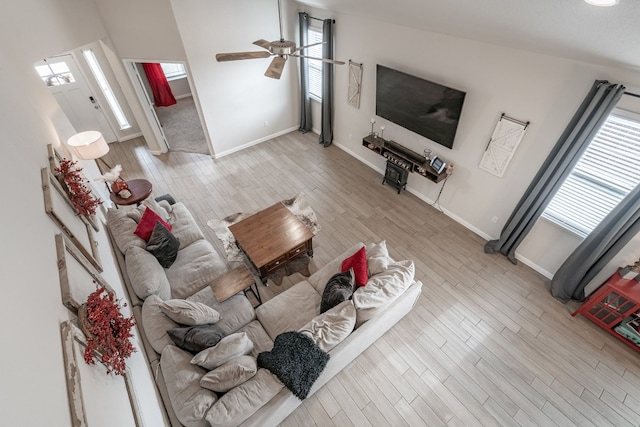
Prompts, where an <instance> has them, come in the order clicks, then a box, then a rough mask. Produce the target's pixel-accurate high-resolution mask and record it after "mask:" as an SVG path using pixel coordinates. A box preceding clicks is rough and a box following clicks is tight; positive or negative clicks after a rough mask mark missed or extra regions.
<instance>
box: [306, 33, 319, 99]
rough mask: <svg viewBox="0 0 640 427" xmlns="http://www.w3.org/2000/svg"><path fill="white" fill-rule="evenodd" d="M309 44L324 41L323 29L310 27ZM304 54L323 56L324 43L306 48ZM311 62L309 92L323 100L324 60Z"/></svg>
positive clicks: (313, 96)
mask: <svg viewBox="0 0 640 427" xmlns="http://www.w3.org/2000/svg"><path fill="white" fill-rule="evenodd" d="M307 37H308V44H314V43H322V41H323V39H322V30H321V29H320V28H314V27H309V30H308V31H307ZM303 54H304V55H307V56H313V57H315V58H322V45H321V44H319V45H317V46H312V47H309V48H307V49H305V50H304V53H303ZM308 63H309V93H310V94H311V97H312V98H315V99H316V100H318V101H322V61H318V60H317V59H310V60H309V61H308Z"/></svg>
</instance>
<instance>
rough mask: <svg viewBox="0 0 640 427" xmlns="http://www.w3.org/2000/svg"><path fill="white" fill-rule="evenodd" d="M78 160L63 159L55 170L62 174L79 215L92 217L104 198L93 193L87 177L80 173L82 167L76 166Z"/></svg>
mask: <svg viewBox="0 0 640 427" xmlns="http://www.w3.org/2000/svg"><path fill="white" fill-rule="evenodd" d="M77 163H78V162H72V161H71V160H67V159H62V160H61V161H60V166H58V167H57V168H55V171H56V172H57V173H59V174H60V175H61V176H62V181H63V183H64V185H65V186H66V187H67V190H68V193H69V198H70V199H71V203H73V207H74V208H75V209H76V211H77V212H78V215H82V216H84V217H90V216H91V215H93V214H95V213H96V206H98V205H101V204H102V200H100V199H96V198H95V197H93V196H92V195H91V190H90V189H89V187H87V185H86V184H85V182H88V181H87V180H86V179H84V178H83V177H82V175H80V172H81V171H82V168H79V167H77V166H76V164H77Z"/></svg>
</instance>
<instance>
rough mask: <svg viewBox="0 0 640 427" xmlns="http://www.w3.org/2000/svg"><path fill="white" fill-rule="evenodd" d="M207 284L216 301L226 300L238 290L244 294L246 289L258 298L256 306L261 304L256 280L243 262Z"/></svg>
mask: <svg viewBox="0 0 640 427" xmlns="http://www.w3.org/2000/svg"><path fill="white" fill-rule="evenodd" d="M209 286H211V289H212V290H213V295H215V297H216V299H217V300H218V302H222V301H226V300H228V299H229V298H231V297H232V296H234V295H235V294H237V293H238V292H240V291H242V292H244V294H245V295H246V294H247V291H250V292H251V293H252V294H253V295H254V296H255V297H256V299H257V300H258V305H257V306H256V307H258V306H260V305H261V304H262V298H261V297H260V290H259V289H258V285H257V283H256V280H255V278H254V277H253V274H251V272H250V271H249V269H248V268H247V266H246V265H244V264H242V265H241V266H239V267H236V268H234V269H233V270H230V271H228V272H227V273H225V274H223V275H222V276H219V277H218V278H216V279H215V280H214V281H213V282H212V283H211V284H210V285H209ZM254 287H255V291H254V289H253V288H254ZM254 308H255V307H254Z"/></svg>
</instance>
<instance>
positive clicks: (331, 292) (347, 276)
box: [320, 268, 356, 313]
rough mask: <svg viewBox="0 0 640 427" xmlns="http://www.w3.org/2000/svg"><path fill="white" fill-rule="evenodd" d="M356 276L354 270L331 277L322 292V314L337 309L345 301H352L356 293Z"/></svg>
mask: <svg viewBox="0 0 640 427" xmlns="http://www.w3.org/2000/svg"><path fill="white" fill-rule="evenodd" d="M355 285H356V280H355V275H354V274H353V268H350V269H349V270H347V271H345V272H344V273H338V274H334V275H333V276H331V278H330V279H329V281H328V282H327V286H325V287H324V292H322V300H321V301H320V313H324V312H325V311H327V310H329V309H331V308H333V307H335V306H336V305H338V304H340V303H341V302H343V301H347V300H350V299H351V296H352V295H353V291H355V289H356V288H355Z"/></svg>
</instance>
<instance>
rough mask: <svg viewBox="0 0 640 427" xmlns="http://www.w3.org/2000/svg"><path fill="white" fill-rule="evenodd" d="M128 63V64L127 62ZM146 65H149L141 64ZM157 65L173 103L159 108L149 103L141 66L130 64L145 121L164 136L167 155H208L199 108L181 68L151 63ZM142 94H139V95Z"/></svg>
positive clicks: (149, 96)
mask: <svg viewBox="0 0 640 427" xmlns="http://www.w3.org/2000/svg"><path fill="white" fill-rule="evenodd" d="M128 62H129V61H128ZM145 62H149V61H145ZM151 62H154V63H158V64H161V66H162V69H163V72H164V74H165V76H166V77H167V80H168V82H169V86H170V88H171V92H172V94H173V96H174V98H175V99H176V103H175V104H173V105H169V106H163V107H159V106H156V105H155V104H154V102H153V91H152V90H151V86H150V84H149V79H148V78H147V76H146V73H145V71H144V69H143V66H142V62H136V61H130V63H131V65H130V66H131V68H133V69H134V70H135V76H136V79H135V81H134V83H137V86H138V88H137V89H138V90H137V91H136V92H137V93H138V97H139V98H140V102H141V103H143V104H146V105H147V108H145V110H147V117H148V118H149V120H150V121H153V122H156V123H157V124H158V125H159V126H160V129H161V131H162V133H163V134H164V137H165V140H166V142H167V146H168V149H169V151H182V152H189V153H199V154H206V155H211V150H210V148H209V147H210V144H209V141H208V137H207V135H206V132H205V128H204V126H203V124H202V120H201V114H200V111H199V106H198V104H197V102H196V101H195V99H194V96H193V92H192V89H191V84H190V81H189V79H188V76H187V74H186V70H185V67H184V64H182V63H176V62H174V63H167V62H160V61H151ZM140 92H143V93H140Z"/></svg>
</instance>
